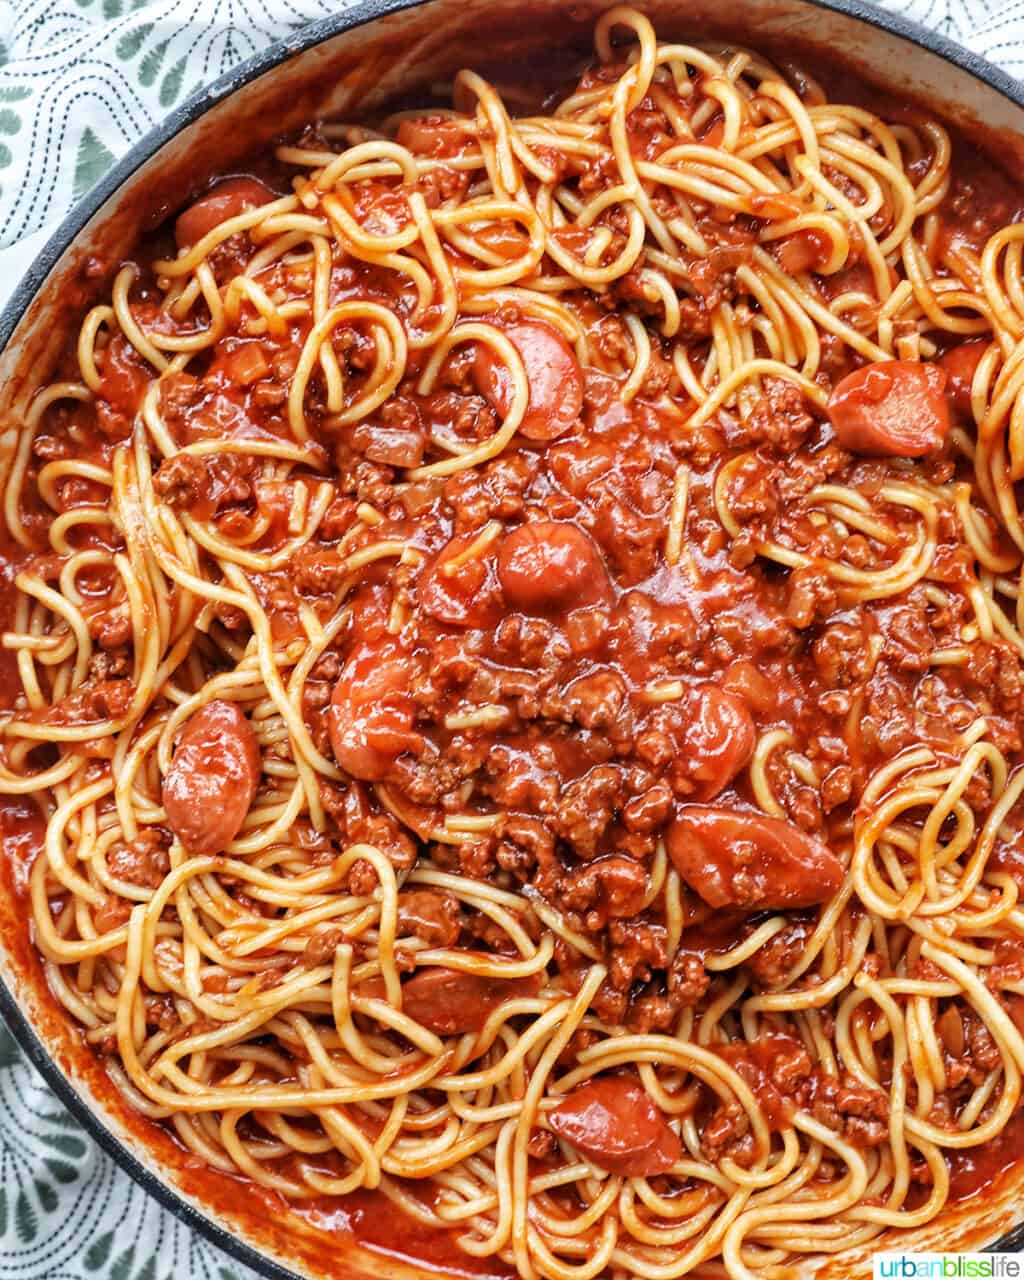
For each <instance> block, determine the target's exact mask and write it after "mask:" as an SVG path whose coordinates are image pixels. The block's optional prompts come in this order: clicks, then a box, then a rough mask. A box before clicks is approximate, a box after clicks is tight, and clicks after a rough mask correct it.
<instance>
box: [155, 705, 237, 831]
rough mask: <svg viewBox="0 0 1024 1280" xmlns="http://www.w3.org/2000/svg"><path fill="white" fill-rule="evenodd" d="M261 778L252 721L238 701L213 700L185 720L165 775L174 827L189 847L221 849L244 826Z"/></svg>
mask: <svg viewBox="0 0 1024 1280" xmlns="http://www.w3.org/2000/svg"><path fill="white" fill-rule="evenodd" d="M259 778H260V749H259V745H258V744H257V742H256V734H255V733H254V732H253V728H252V725H251V724H250V723H249V721H248V720H247V719H246V718H245V715H244V714H243V713H242V711H241V710H240V708H239V707H238V706H237V704H235V703H234V702H226V701H224V700H223V699H216V700H215V701H213V702H208V703H207V704H206V706H205V707H202V708H200V710H199V711H197V712H196V713H195V715H193V716H191V717H190V718H189V719H188V721H187V722H186V724H185V727H184V729H183V730H182V732H181V735H180V737H179V738H178V742H177V746H176V747H175V749H174V755H173V756H172V758H171V766H170V768H169V769H168V771H167V777H166V778H165V779H164V785H163V802H164V809H165V810H166V811H167V821H168V823H169V824H170V827H171V830H172V831H173V832H174V834H175V835H176V836H177V837H178V839H179V840H180V841H181V843H182V844H183V845H184V846H185V848H186V849H188V851H189V852H190V853H194V854H200V855H203V854H213V853H220V852H221V850H222V849H224V848H226V847H227V846H228V845H229V844H230V843H231V841H232V840H234V838H235V836H236V835H238V832H239V831H240V830H241V827H242V823H243V822H244V821H245V815H246V814H247V813H248V812H249V807H250V805H251V804H252V801H253V796H255V794H256V786H257V784H258V782H259Z"/></svg>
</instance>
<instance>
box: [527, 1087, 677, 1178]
mask: <svg viewBox="0 0 1024 1280" xmlns="http://www.w3.org/2000/svg"><path fill="white" fill-rule="evenodd" d="M546 1118H547V1123H548V1126H549V1128H551V1129H552V1130H553V1131H554V1132H555V1133H557V1134H558V1136H559V1137H560V1138H564V1139H565V1140H566V1142H571V1143H572V1145H573V1146H574V1147H575V1148H576V1149H577V1150H578V1151H579V1152H581V1153H582V1154H583V1155H585V1156H586V1157H587V1159H588V1160H592V1161H593V1162H594V1164H596V1165H599V1166H600V1167H601V1168H602V1169H607V1170H608V1172H609V1173H617V1174H620V1175H621V1176H622V1177H624V1178H653V1177H656V1176H657V1175H658V1174H659V1173H666V1172H667V1171H668V1170H669V1169H671V1168H672V1166H673V1165H674V1164H675V1163H676V1162H677V1161H678V1160H681V1159H682V1156H683V1149H682V1144H681V1143H680V1141H679V1138H678V1136H677V1135H676V1133H675V1132H674V1131H673V1130H672V1129H671V1128H670V1127H669V1124H668V1121H667V1120H666V1119H665V1117H664V1116H663V1115H662V1113H661V1112H660V1111H659V1110H658V1109H657V1107H656V1106H655V1105H654V1103H653V1102H652V1101H651V1099H650V1096H649V1095H648V1093H647V1090H646V1089H645V1088H644V1087H643V1086H642V1085H641V1084H640V1082H639V1081H637V1080H633V1079H631V1078H630V1077H629V1076H595V1077H594V1079H593V1080H588V1081H587V1083H586V1084H581V1085H579V1086H578V1087H577V1088H576V1089H573V1091H572V1092H571V1093H570V1094H568V1095H567V1096H566V1098H565V1101H564V1102H560V1103H559V1104H558V1105H557V1106H556V1107H555V1108H554V1109H553V1110H551V1111H549V1112H548V1113H547V1117H546Z"/></svg>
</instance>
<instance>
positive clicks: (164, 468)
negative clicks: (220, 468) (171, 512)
mask: <svg viewBox="0 0 1024 1280" xmlns="http://www.w3.org/2000/svg"><path fill="white" fill-rule="evenodd" d="M206 485H207V477H206V465H205V463H204V461H202V458H197V457H195V456H193V454H191V453H174V454H172V457H169V458H164V461H163V462H161V463H160V466H159V467H157V468H156V474H155V475H154V477H152V486H154V489H155V490H156V492H157V493H159V494H160V497H161V498H163V499H164V502H165V503H166V504H168V506H169V507H174V508H177V509H184V511H188V509H191V508H192V507H196V506H197V504H198V503H200V502H202V499H204V497H205V495H206Z"/></svg>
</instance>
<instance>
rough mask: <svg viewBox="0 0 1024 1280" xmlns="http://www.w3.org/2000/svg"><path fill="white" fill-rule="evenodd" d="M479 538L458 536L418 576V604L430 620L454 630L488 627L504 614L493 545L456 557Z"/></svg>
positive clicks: (476, 536)
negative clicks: (436, 619)
mask: <svg viewBox="0 0 1024 1280" xmlns="http://www.w3.org/2000/svg"><path fill="white" fill-rule="evenodd" d="M478 537H479V532H476V533H460V534H457V535H456V536H455V537H454V538H452V540H451V541H450V542H449V543H448V544H447V546H445V547H442V549H441V551H440V552H439V553H438V554H437V556H435V558H434V559H433V560H431V561H429V562H428V563H427V564H426V565H425V566H424V567H423V571H422V573H421V574H420V578H419V583H418V587H417V589H418V592H419V599H420V604H421V605H422V607H423V608H424V609H425V610H426V611H427V613H429V614H430V615H431V616H432V617H434V618H438V619H439V620H440V621H441V622H447V623H450V624H451V625H452V626H456V627H490V626H493V625H494V623H496V622H498V621H499V620H500V618H501V615H502V613H503V607H502V599H501V586H500V585H499V583H498V578H497V574H496V572H495V558H494V546H493V544H492V545H491V546H490V547H488V548H486V550H485V551H483V552H481V554H479V555H473V556H472V557H470V558H469V559H465V560H462V561H459V559H458V557H459V556H460V555H461V554H462V553H463V552H464V551H466V550H467V549H468V548H469V547H471V546H472V545H473V543H474V541H475V540H476V539H477V538H478Z"/></svg>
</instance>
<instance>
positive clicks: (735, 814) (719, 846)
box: [667, 804, 843, 909]
mask: <svg viewBox="0 0 1024 1280" xmlns="http://www.w3.org/2000/svg"><path fill="white" fill-rule="evenodd" d="M667 844H668V851H669V855H670V857H671V858H672V862H673V864H674V866H675V868H676V870H677V871H678V872H679V874H680V876H682V878H683V879H684V880H685V881H686V883H687V884H688V885H689V886H690V888H691V889H693V890H695V891H696V892H697V893H699V894H700V896H701V897H702V898H703V899H704V901H705V902H706V903H707V904H708V906H709V907H748V908H761V907H764V908H770V909H786V908H794V907H810V906H813V905H814V904H815V903H818V902H827V901H828V899H829V898H831V897H832V896H833V895H834V894H835V893H837V892H838V890H839V889H840V888H841V886H842V883H843V868H842V864H841V863H840V861H839V859H838V858H837V857H836V856H835V854H834V853H832V851H831V850H830V849H829V848H828V847H827V846H826V845H824V844H823V843H822V842H821V841H820V840H817V839H815V837H814V836H810V835H808V834H807V833H806V832H804V831H801V830H800V828H799V827H795V826H794V825H793V824H792V823H791V822H786V821H785V820H784V819H782V818H770V817H768V816H767V815H766V814H763V813H753V812H746V811H740V810H736V809H727V808H724V807H719V806H717V805H697V804H692V805H687V806H686V807H685V808H683V809H681V810H680V811H679V815H678V817H677V818H676V820H675V822H673V823H672V825H671V826H670V827H669V829H668V835H667Z"/></svg>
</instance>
